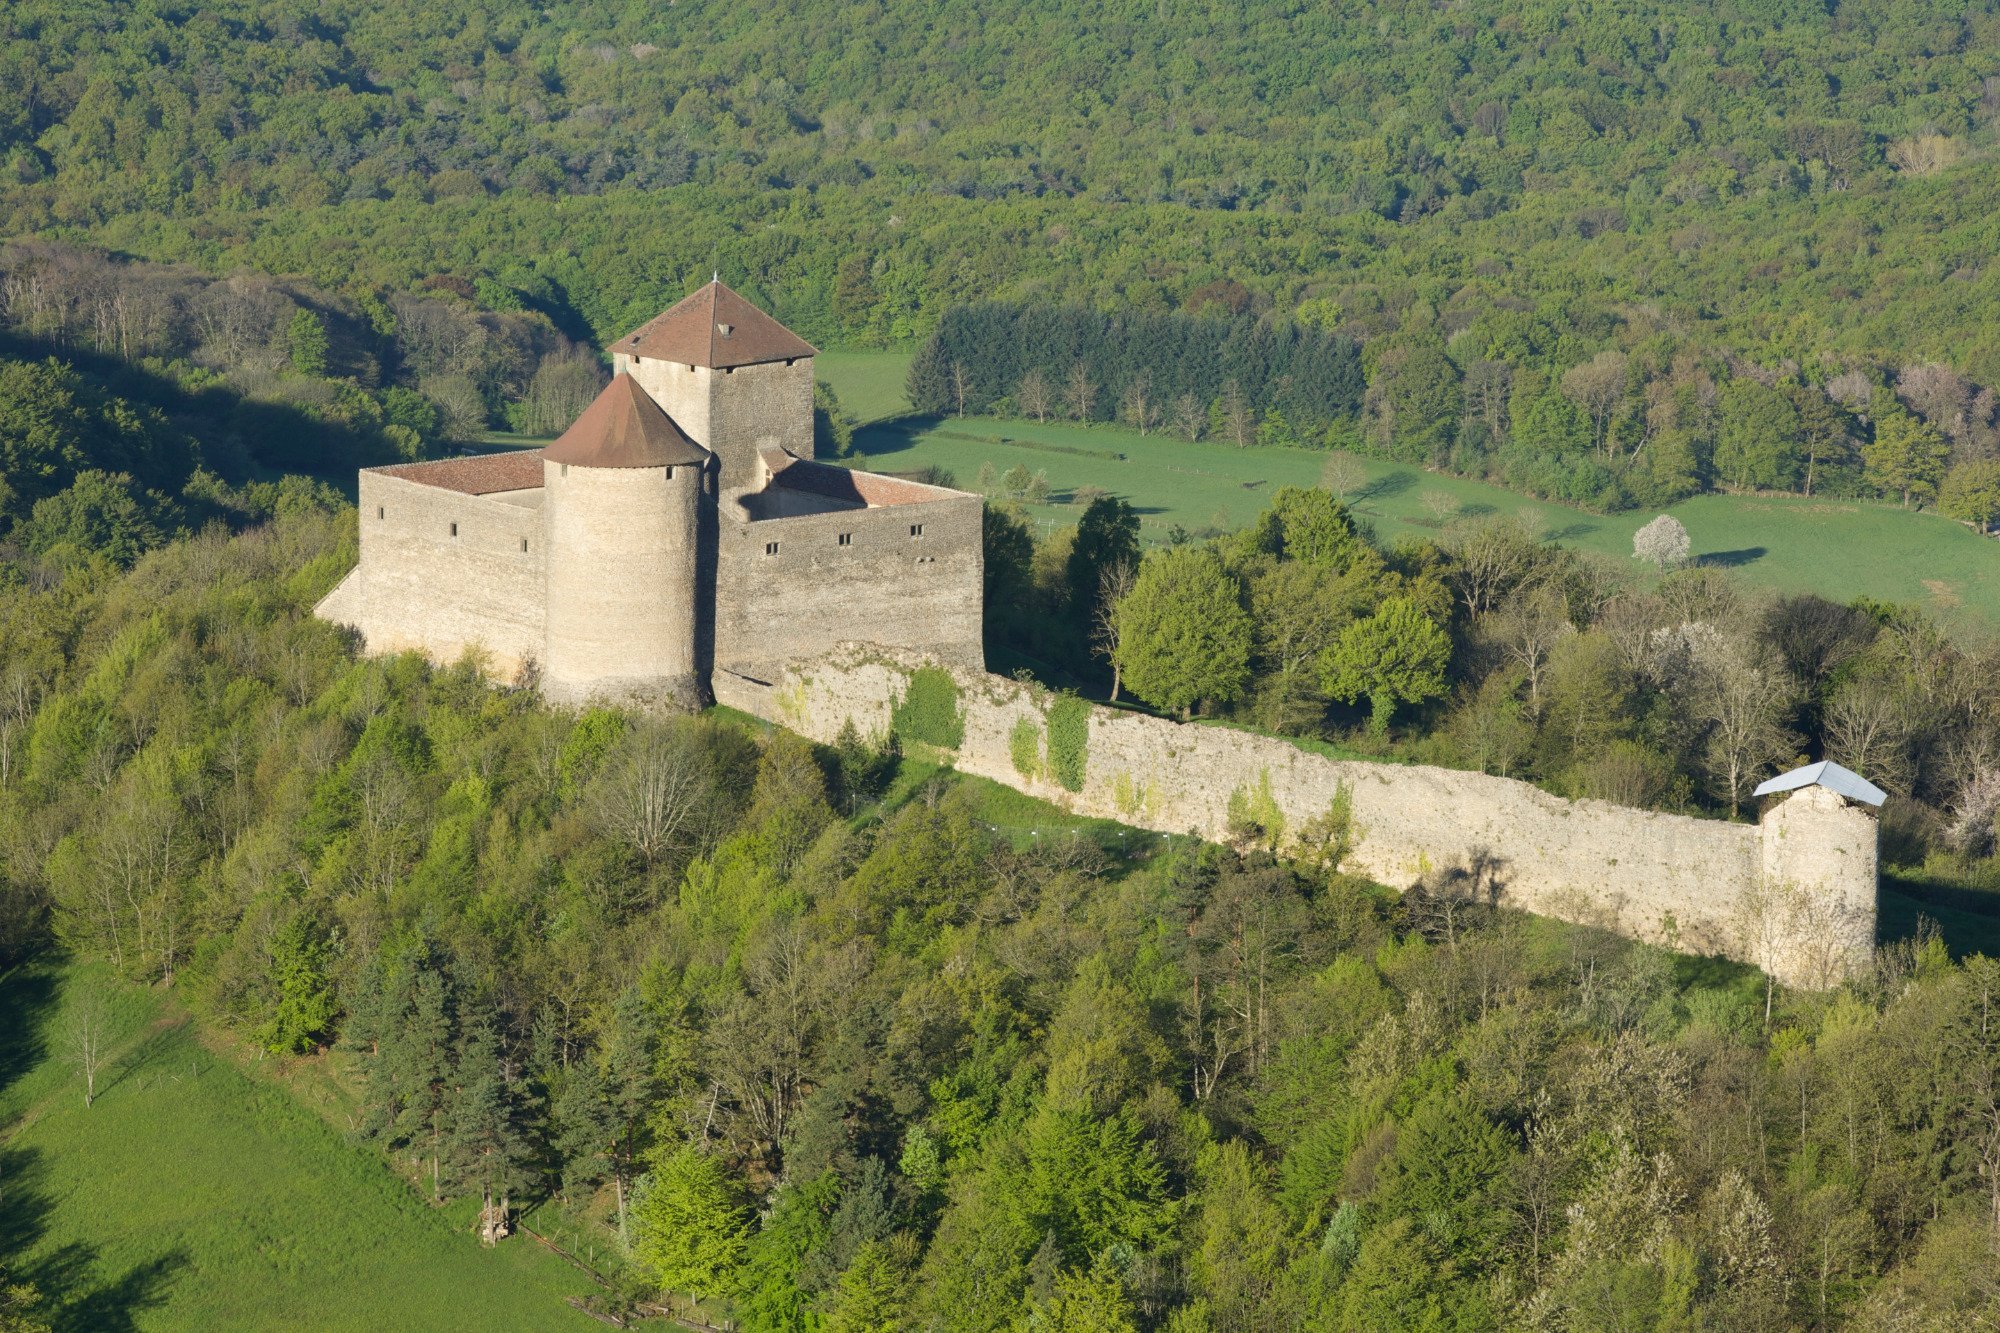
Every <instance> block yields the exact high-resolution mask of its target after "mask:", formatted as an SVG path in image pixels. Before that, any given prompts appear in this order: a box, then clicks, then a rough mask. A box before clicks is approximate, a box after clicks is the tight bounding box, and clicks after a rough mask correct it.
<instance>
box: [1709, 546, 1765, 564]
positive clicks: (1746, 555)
mask: <svg viewBox="0 0 2000 1333" xmlns="http://www.w3.org/2000/svg"><path fill="white" fill-rule="evenodd" d="M1769 554H1770V552H1769V551H1768V550H1767V549H1765V548H1764V547H1762V546H1746V547H1744V548H1743V549H1742V550H1740V551H1710V552H1709V553H1708V554H1707V555H1704V556H1701V557H1699V558H1698V559H1696V561H1695V563H1696V564H1698V565H1714V566H1716V567H1717V568H1718V569H1737V568H1740V567H1741V566H1744V565H1747V564H1749V563H1750V562H1751V561H1753V560H1762V559H1763V558H1764V557H1765V556H1767V555H1769Z"/></svg>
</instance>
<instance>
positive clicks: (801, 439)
mask: <svg viewBox="0 0 2000 1333" xmlns="http://www.w3.org/2000/svg"><path fill="white" fill-rule="evenodd" d="M612 368H613V370H614V371H617V372H623V373H628V374H630V375H631V376H632V378H633V379H635V380H637V381H638V382H639V387H640V388H642V389H644V390H645V391H646V393H647V396H649V397H650V398H652V400H653V401H654V402H656V403H658V404H659V405H660V409H661V410H662V411H664V412H665V413H666V414H667V415H668V416H670V417H672V418H673V419H674V424H675V425H677V426H679V427H680V428H681V430H682V431H684V432H685V433H686V434H687V437H688V438H689V439H691V440H693V441H694V442H695V443H697V444H700V445H702V446H703V447H705V448H707V449H708V450H710V451H711V452H712V453H714V454H715V455H716V456H717V457H719V458H720V459H721V460H722V484H721V489H722V491H723V493H724V494H727V493H729V492H731V491H740V490H744V489H747V488H750V487H753V486H755V485H757V484H758V479H759V472H758V463H757V451H758V450H759V449H765V448H771V447H773V446H776V447H778V448H783V449H789V450H790V451H791V452H792V453H794V454H797V455H798V456H799V457H801V458H811V457H812V456H813V438H812V411H813V407H812V396H813V363H812V359H811V358H810V357H801V358H799V359H798V360H796V361H793V362H791V363H790V364H786V363H785V362H783V361H772V362H768V363H765V364H763V365H754V366H737V367H735V368H733V369H728V370H713V369H710V368H709V367H707V366H686V365H682V364H681V363H680V362H677V361H655V360H653V359H651V358H650V357H635V356H631V355H629V354H627V353H624V352H619V353H616V354H615V355H614V356H613V357H612Z"/></svg>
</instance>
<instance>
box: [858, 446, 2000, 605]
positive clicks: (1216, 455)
mask: <svg viewBox="0 0 2000 1333" xmlns="http://www.w3.org/2000/svg"><path fill="white" fill-rule="evenodd" d="M857 443H858V447H859V449H860V451H861V452H862V453H863V454H864V455H866V457H867V460H868V464H869V466H870V467H872V468H875V469H876V470H879V471H890V472H900V471H909V470H914V469H916V468H920V467H926V466H932V465H935V466H939V467H943V468H946V469H948V470H949V471H950V472H952V473H953V474H954V476H956V478H957V480H958V482H959V484H960V485H961V486H967V487H971V486H973V485H975V484H976V482H977V480H978V477H979V473H980V468H981V466H982V465H983V464H991V465H992V468H993V470H994V472H995V473H996V474H999V473H1005V472H1006V471H1007V470H1008V469H1009V468H1011V467H1013V466H1015V465H1016V464H1024V465H1026V466H1027V468H1028V469H1029V470H1030V471H1043V472H1046V473H1047V475H1048V479H1049V482H1050V485H1051V488H1052V490H1051V494H1050V502H1049V503H1048V504H1044V505H1030V506H1028V510H1029V513H1030V515H1031V517H1032V518H1033V519H1034V521H1035V522H1036V523H1037V524H1038V525H1039V526H1040V527H1041V528H1042V530H1043V531H1045V532H1048V531H1053V530H1054V529H1056V528H1057V527H1060V526H1066V525H1069V524H1073V523H1074V522H1075V521H1076V519H1077V516H1078V514H1079V513H1080V512H1081V511H1080V508H1079V507H1078V506H1076V505H1075V504H1073V503H1072V501H1073V500H1074V498H1075V495H1076V492H1077V489H1078V488H1079V487H1086V486H1095V487H1099V488H1101V489H1103V490H1105V491H1107V492H1109V493H1111V494H1113V495H1117V496H1121V497H1123V498H1124V499H1126V500H1128V501H1130V502H1131V504H1132V506H1133V507H1134V508H1135V509H1137V510H1138V511H1139V521H1140V530H1141V533H1142V534H1143V536H1144V538H1145V539H1146V540H1147V541H1149V542H1162V541H1165V540H1166V539H1167V536H1168V533H1169V532H1170V531H1171V530H1172V529H1173V528H1174V527H1176V526H1178V527H1181V528H1185V529H1188V530H1190V531H1198V530H1201V529H1204V528H1217V529H1224V530H1233V529H1235V528H1239V527H1241V526H1243V525H1244V524H1246V523H1248V522H1249V521H1250V520H1251V519H1252V518H1254V517H1255V516H1256V515H1257V514H1258V513H1259V512H1260V511H1261V510H1262V509H1263V508H1264V506H1265V504H1266V503H1267V502H1268V501H1269V499H1270V496H1271V493H1272V492H1273V491H1275V490H1276V489H1277V488H1278V487H1280V486H1308V485H1312V484H1314V483H1315V482H1316V481H1317V480H1318V479H1319V475H1320V469H1321V468H1322V467H1323V466H1324V465H1325V463H1326V460H1327V457H1328V455H1327V454H1325V453H1322V452H1319V451H1315V450H1305V449H1266V448H1257V447H1254V446H1253V447H1251V448H1248V449H1236V448H1233V447H1230V446H1228V445H1221V444H1213V443H1198V444H1191V443H1189V442H1188V441H1185V440H1179V439H1174V438H1171V437H1164V436H1160V435H1151V436H1141V435H1139V434H1138V433H1136V432H1134V431H1129V430H1124V429H1120V428H1116V427H1111V426H1092V427H1088V428H1086V427H1079V426H1074V425H1066V424H1058V423H1050V424H1048V425H1037V424H1036V423H1034V422H1031V421H1014V420H1000V419H989V418H965V419H963V420H952V419H947V420H942V421H931V420H923V419H914V418H905V419H903V420H899V421H887V422H880V423H877V424H876V425H873V426H870V427H868V428H866V429H864V430H862V431H861V432H859V434H858V435H857ZM1362 467H1363V470H1364V472H1365V474H1366V478H1367V480H1366V481H1365V482H1364V483H1363V484H1362V485H1361V486H1360V488H1359V489H1358V490H1356V491H1355V492H1354V493H1353V494H1352V495H1351V496H1350V497H1349V498H1350V500H1351V501H1352V502H1353V504H1354V505H1355V508H1356V509H1357V511H1358V512H1359V513H1360V514H1361V515H1362V516H1363V517H1364V518H1366V519H1367V520H1368V521H1369V522H1370V523H1372V524H1373V525H1374V528H1375V531H1376V534H1377V536H1378V537H1379V538H1380V539H1381V540H1382V541H1384V542H1388V543H1393V542H1395V541H1397V540H1398V539H1401V538H1404V537H1436V536H1438V535H1439V534H1440V533H1442V532H1443V531H1445V530H1446V529H1447V527H1448V526H1449V525H1450V524H1452V523H1455V522H1462V521H1464V520H1468V519H1475V518H1480V517H1484V516H1488V515H1494V514H1521V515H1525V516H1527V517H1528V519H1529V520H1530V521H1531V522H1533V523H1535V524H1536V525H1537V526H1538V527H1539V528H1540V529H1541V530H1542V531H1545V532H1547V533H1549V534H1550V535H1552V536H1553V537H1555V538H1556V539H1557V540H1559V541H1562V542H1564V543H1565V544H1567V545H1570V546H1574V547H1577V548H1578V549H1581V550H1588V551H1598V552H1602V553H1604V554H1606V555H1610V556H1614V557H1616V558H1618V559H1621V560H1629V558H1630V556H1631V552H1632V534H1633V533H1634V532H1635V531H1637V530H1638V529H1639V528H1640V527H1641V526H1642V525H1643V524H1645V523H1646V522H1648V521H1650V520H1651V519H1652V518H1653V515H1654V512H1655V511H1652V510H1635V511H1632V512H1630V513H1624V514H1613V515H1601V514H1589V513H1585V512H1583V511H1582V510H1578V509H1571V508H1568V507H1566V506H1563V505H1558V504H1552V503H1549V502H1547V501H1541V500H1532V499H1528V498H1526V497H1523V496H1520V495H1517V494H1515V493H1514V492H1512V491H1508V490H1504V489H1502V488H1500V487H1497V486H1488V485H1485V484H1483V483H1481V482H1475V481H1463V480H1460V479H1458V478H1456V477H1446V476H1439V475H1436V474H1433V473H1427V472H1424V471H1422V470H1420V469H1418V468H1414V467H1410V466H1407V465H1402V464H1393V463H1382V462H1376V461H1372V460H1362ZM1668 512H1670V513H1672V514H1674V515H1675V516H1676V517H1678V518H1679V519H1680V520H1681V521H1682V522H1683V523H1685V524H1686V525H1687V529H1688V533H1689V534H1690V535H1691V536H1692V537H1693V539H1694V547H1695V551H1696V553H1697V554H1698V555H1699V556H1700V557H1701V558H1702V559H1703V560H1705V561H1709V562H1712V563H1715V564H1719V565H1726V566H1730V567H1733V568H1739V569H1741V570H1742V571H1743V574H1744V577H1746V578H1747V579H1749V580H1751V581H1752V582H1754V583H1758V584H1762V585H1763V586H1765V587H1769V588H1773V589H1777V590H1779V591H1784V592H1805V591H1812V592H1818V593H1821V594H1822V595H1824V596H1827V597H1832V598H1835V599H1837V600H1842V601H1845V600H1849V599H1851V598H1855V597H1862V596H1867V597H1874V598H1879V599H1881V600H1884V601H1893V602H1900V603H1905V604H1908V605H1914V606H1922V607H1924V608H1926V609H1928V610H1930V611H1932V612H1933V613H1935V614H1936V615H1938V616H1939V617H1940V618H1942V619H1944V620H1947V621H1951V622H1954V623H1957V624H1959V625H1962V626H1965V627H1972V626H1986V627H1991V626H1994V625H1996V624H2000V542H1995V541H1991V540H1986V539H1982V538H1980V537H1978V536H1976V535H1974V534H1973V533H1972V532H1971V531H1970V530H1969V529H1967V528H1965V527H1963V526H1961V525H1959V524H1957V523H1953V522H1951V521H1949V520H1947V519H1943V518H1939V517H1937V516H1935V515H1933V514H1919V513H1910V512H1906V511H1904V510H1902V509H1898V508H1896V507H1895V506H1893V505H1886V504H1876V503H1872V502H1865V501H1856V500H1822V499H1813V500H1806V499H1801V498H1798V497H1792V496H1769V497H1767V496H1736V495H1703V496H1696V497H1695V498H1693V499H1691V500H1684V501H1682V502H1681V503H1680V504H1677V505H1675V506H1673V507H1672V509H1670V510H1669V511H1668Z"/></svg>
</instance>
